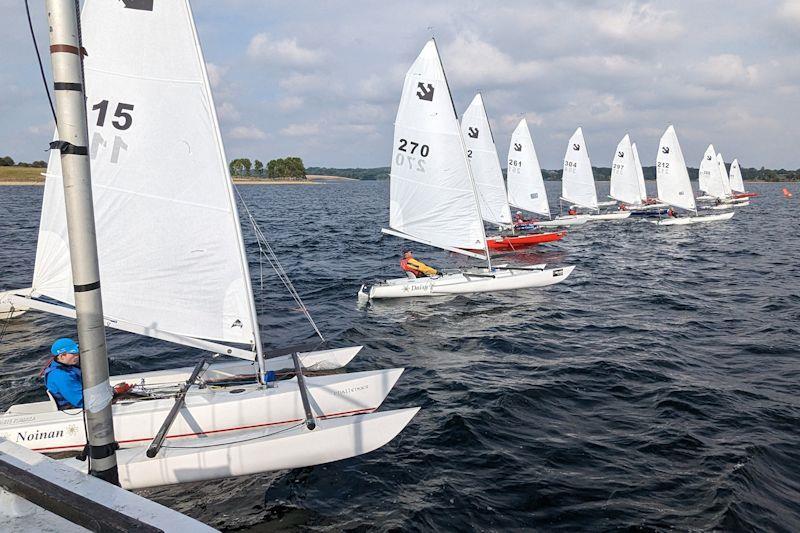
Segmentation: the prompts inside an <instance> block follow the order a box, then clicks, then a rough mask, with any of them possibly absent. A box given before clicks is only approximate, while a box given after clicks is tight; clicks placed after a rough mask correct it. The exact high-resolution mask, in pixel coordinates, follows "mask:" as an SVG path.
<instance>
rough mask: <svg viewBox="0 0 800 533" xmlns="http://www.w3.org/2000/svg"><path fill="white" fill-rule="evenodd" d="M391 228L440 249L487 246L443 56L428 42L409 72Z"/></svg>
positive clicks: (395, 152) (398, 129)
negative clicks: (443, 64) (442, 61)
mask: <svg viewBox="0 0 800 533" xmlns="http://www.w3.org/2000/svg"><path fill="white" fill-rule="evenodd" d="M389 210H390V211H389V225H390V227H391V228H392V229H393V230H395V231H397V232H399V233H402V234H404V235H408V236H409V237H411V238H413V239H415V240H420V241H424V242H427V243H430V244H431V245H433V246H438V247H440V248H446V249H450V248H456V249H478V250H482V249H484V246H485V235H484V232H483V221H482V220H481V217H480V212H479V208H478V205H477V201H476V196H475V191H474V186H473V183H472V178H471V173H470V169H469V167H468V163H467V157H466V152H465V148H464V143H463V140H462V138H461V127H460V125H459V123H458V118H457V117H456V112H455V109H454V108H453V101H452V99H451V97H450V89H449V87H448V85H447V80H446V79H445V75H444V69H443V68H442V63H441V60H440V59H439V52H438V50H437V49H436V43H435V42H434V40H433V39H431V40H430V41H428V43H427V44H426V45H425V48H423V49H422V52H420V54H419V56H418V57H417V59H416V61H414V64H413V65H412V66H411V68H410V69H409V70H408V72H407V73H406V78H405V82H404V84H403V95H402V96H401V98H400V107H399V108H398V110H397V118H396V119H395V127H394V147H393V149H392V170H391V181H390V197H389Z"/></svg>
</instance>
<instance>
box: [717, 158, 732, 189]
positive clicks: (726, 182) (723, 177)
mask: <svg viewBox="0 0 800 533" xmlns="http://www.w3.org/2000/svg"><path fill="white" fill-rule="evenodd" d="M717 164H718V165H719V178H720V181H721V182H722V188H723V190H724V191H725V197H730V196H732V195H733V191H731V182H730V178H728V169H727V168H725V160H724V159H722V153H717Z"/></svg>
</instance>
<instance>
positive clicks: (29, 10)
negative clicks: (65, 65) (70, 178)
mask: <svg viewBox="0 0 800 533" xmlns="http://www.w3.org/2000/svg"><path fill="white" fill-rule="evenodd" d="M25 12H26V13H27V14H28V27H29V28H30V29H31V39H33V48H34V50H36V59H38V60H39V72H41V73H42V83H44V91H45V92H46V93H47V101H48V102H49V103H50V111H51V112H52V113H53V121H54V122H55V123H56V125H58V120H57V119H56V108H55V107H53V99H52V98H51V97H50V87H48V86H47V76H45V75H44V65H43V64H42V56H41V55H40V54H39V45H38V44H37V42H36V34H35V33H34V31H33V22H32V21H31V9H30V7H28V0H25Z"/></svg>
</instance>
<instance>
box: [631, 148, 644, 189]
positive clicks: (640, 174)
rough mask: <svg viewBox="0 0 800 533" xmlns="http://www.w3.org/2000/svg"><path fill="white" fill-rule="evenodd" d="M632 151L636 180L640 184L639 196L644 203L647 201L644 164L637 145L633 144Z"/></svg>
mask: <svg viewBox="0 0 800 533" xmlns="http://www.w3.org/2000/svg"><path fill="white" fill-rule="evenodd" d="M631 151H632V152H633V164H634V165H635V166H636V178H637V181H638V182H639V196H640V197H641V199H642V202H644V201H646V200H647V185H645V182H644V170H643V169H642V162H641V161H640V160H639V150H637V149H636V143H633V144H631Z"/></svg>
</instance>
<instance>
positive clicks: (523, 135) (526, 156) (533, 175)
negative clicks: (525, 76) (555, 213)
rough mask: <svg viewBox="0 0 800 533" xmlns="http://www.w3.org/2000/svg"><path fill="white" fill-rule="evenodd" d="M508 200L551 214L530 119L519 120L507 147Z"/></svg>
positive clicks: (514, 203) (542, 213)
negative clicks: (529, 124)
mask: <svg viewBox="0 0 800 533" xmlns="http://www.w3.org/2000/svg"><path fill="white" fill-rule="evenodd" d="M507 181H508V203H509V204H511V205H513V206H514V207H518V208H520V209H525V210H526V211H530V212H532V213H537V214H539V215H544V216H546V217H549V216H550V204H549V203H548V201H547V190H546V189H545V187H544V180H543V179H542V169H541V167H540V166H539V158H538V157H536V149H535V148H534V147H533V139H532V138H531V132H530V129H528V121H527V120H525V119H524V118H523V119H522V120H520V121H519V124H518V125H517V128H516V129H515V130H514V133H512V134H511V145H510V146H509V147H508V180H507Z"/></svg>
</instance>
